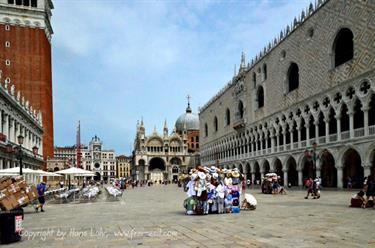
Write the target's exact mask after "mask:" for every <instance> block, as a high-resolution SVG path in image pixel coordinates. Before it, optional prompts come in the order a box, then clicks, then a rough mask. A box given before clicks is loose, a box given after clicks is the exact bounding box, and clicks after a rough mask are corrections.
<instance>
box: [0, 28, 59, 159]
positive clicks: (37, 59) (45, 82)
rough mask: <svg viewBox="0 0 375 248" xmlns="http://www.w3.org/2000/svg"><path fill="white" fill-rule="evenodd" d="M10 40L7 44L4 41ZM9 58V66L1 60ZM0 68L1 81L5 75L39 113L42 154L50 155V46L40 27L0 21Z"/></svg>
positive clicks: (51, 138)
mask: <svg viewBox="0 0 375 248" xmlns="http://www.w3.org/2000/svg"><path fill="white" fill-rule="evenodd" d="M6 41H10V47H5V42H6ZM6 59H9V60H10V66H7V65H5V60H6ZM0 70H2V72H3V74H2V82H4V80H5V78H7V77H9V78H10V80H11V83H12V84H15V86H16V89H17V90H20V91H21V94H22V95H23V96H25V99H27V100H29V102H30V104H31V105H32V106H33V108H34V109H37V110H41V111H42V115H43V117H42V118H43V128H44V137H43V154H44V158H45V159H47V157H51V158H52V157H53V106H52V68H51V45H50V43H49V41H48V39H47V37H46V35H45V33H44V30H42V29H34V28H28V27H17V26H10V30H9V31H7V30H5V25H4V24H0Z"/></svg>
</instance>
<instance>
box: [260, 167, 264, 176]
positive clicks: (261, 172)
mask: <svg viewBox="0 0 375 248" xmlns="http://www.w3.org/2000/svg"><path fill="white" fill-rule="evenodd" d="M259 169H260V174H261V175H262V177H264V169H263V168H259Z"/></svg>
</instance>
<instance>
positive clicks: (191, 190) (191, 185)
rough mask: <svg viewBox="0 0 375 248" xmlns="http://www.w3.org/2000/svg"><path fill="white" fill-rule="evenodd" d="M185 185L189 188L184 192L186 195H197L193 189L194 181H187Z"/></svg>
mask: <svg viewBox="0 0 375 248" xmlns="http://www.w3.org/2000/svg"><path fill="white" fill-rule="evenodd" d="M186 187H188V188H189V189H188V191H187V192H186V194H187V195H188V197H191V196H194V195H197V191H195V189H194V181H190V182H188V184H187V185H186Z"/></svg>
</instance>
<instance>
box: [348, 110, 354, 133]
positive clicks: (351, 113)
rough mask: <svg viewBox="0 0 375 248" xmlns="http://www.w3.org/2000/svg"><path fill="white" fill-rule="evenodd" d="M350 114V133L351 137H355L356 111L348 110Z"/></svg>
mask: <svg viewBox="0 0 375 248" xmlns="http://www.w3.org/2000/svg"><path fill="white" fill-rule="evenodd" d="M348 114H349V135H350V138H354V113H353V111H348Z"/></svg>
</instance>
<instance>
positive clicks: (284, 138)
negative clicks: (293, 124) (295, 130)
mask: <svg viewBox="0 0 375 248" xmlns="http://www.w3.org/2000/svg"><path fill="white" fill-rule="evenodd" d="M283 141H284V142H283V146H284V151H285V150H286V132H285V130H283Z"/></svg>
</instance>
